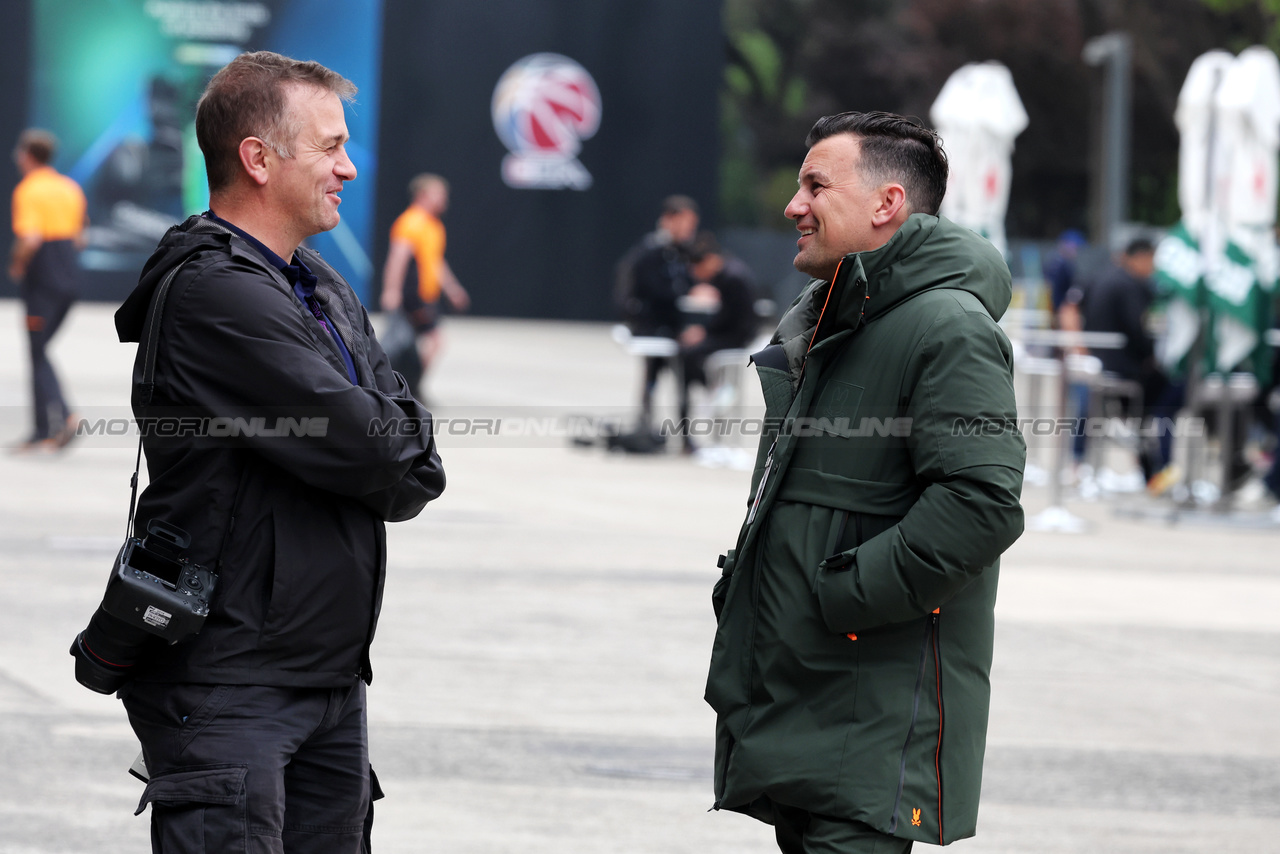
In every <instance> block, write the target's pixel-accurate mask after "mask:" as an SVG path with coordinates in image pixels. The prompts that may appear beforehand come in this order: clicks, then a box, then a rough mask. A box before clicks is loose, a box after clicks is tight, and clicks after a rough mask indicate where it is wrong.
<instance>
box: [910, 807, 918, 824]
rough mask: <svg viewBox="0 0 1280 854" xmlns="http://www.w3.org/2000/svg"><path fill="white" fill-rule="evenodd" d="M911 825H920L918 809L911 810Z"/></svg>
mask: <svg viewBox="0 0 1280 854" xmlns="http://www.w3.org/2000/svg"><path fill="white" fill-rule="evenodd" d="M911 826H912V827H919V826H920V810H916V809H913V810H912V811H911Z"/></svg>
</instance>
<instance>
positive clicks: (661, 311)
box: [616, 196, 698, 424]
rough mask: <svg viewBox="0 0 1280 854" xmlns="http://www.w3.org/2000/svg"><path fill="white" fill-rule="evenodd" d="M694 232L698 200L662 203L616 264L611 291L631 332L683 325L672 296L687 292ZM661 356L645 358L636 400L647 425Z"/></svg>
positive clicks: (673, 330) (671, 330)
mask: <svg viewBox="0 0 1280 854" xmlns="http://www.w3.org/2000/svg"><path fill="white" fill-rule="evenodd" d="M697 231H698V203H697V202H695V201H694V200H693V199H691V198H689V197H688V196H668V197H667V198H666V199H664V200H663V202H662V214H661V215H660V216H659V217H658V227H657V229H656V230H655V231H653V232H652V233H650V234H647V235H645V237H644V239H643V240H641V241H640V243H638V244H636V245H635V246H634V247H632V248H631V250H630V251H628V252H627V254H626V255H624V256H623V258H622V260H621V261H620V262H619V263H618V276H617V283H616V294H617V299H618V302H619V305H620V307H621V310H622V316H623V319H624V321H625V322H626V324H627V328H628V329H630V330H631V334H632V335H646V336H657V337H661V338H676V337H678V336H679V335H680V331H681V330H682V329H683V328H684V320H683V318H682V317H681V314H680V309H679V306H678V305H677V301H678V300H679V298H680V297H682V296H684V295H685V294H686V293H688V291H689V287H690V284H691V283H690V281H689V255H688V244H689V242H690V241H691V240H692V239H693V237H694V235H695V234H696V233H697ZM666 366H667V360H666V359H663V358H661V357H656V356H651V357H647V358H646V359H645V367H644V388H643V391H642V393H641V399H640V405H641V409H642V411H643V422H644V423H645V424H648V422H649V416H650V413H651V410H652V406H653V389H654V386H656V385H657V383H658V375H659V374H660V373H661V372H662V369H663V368H664V367H666Z"/></svg>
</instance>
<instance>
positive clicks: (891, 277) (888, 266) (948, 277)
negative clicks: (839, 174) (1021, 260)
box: [853, 214, 1013, 321]
mask: <svg viewBox="0 0 1280 854" xmlns="http://www.w3.org/2000/svg"><path fill="white" fill-rule="evenodd" d="M853 257H854V258H856V259H858V261H859V262H860V263H861V264H862V269H863V271H864V273H865V276H866V280H867V294H866V296H867V305H866V319H867V320H871V319H873V318H874V317H876V316H877V315H879V314H881V313H883V312H885V311H888V310H889V309H891V308H893V307H894V306H895V305H897V304H898V303H900V302H902V301H903V300H904V299H908V298H910V297H913V296H915V295H916V294H918V293H921V292H922V291H927V290H932V289H934V288H955V289H957V290H962V291H967V292H968V293H971V294H973V295H974V296H975V297H977V298H978V300H979V301H980V302H981V303H982V307H983V308H985V309H986V310H987V313H988V314H990V315H991V319H992V320H995V321H999V320H1000V318H1001V317H1003V316H1004V313H1005V311H1006V310H1007V309H1008V308H1009V302H1010V300H1012V298H1013V282H1012V279H1011V278H1010V275H1009V267H1008V265H1007V264H1005V262H1004V258H1002V257H1001V256H1000V253H999V252H998V251H997V250H996V248H995V247H994V246H992V245H991V241H989V240H987V239H986V238H985V237H982V236H981V235H979V234H977V233H976V232H974V231H971V230H970V229H968V228H965V227H964V226H960V225H956V224H955V223H954V222H952V221H951V220H949V219H946V218H944V217H937V216H928V215H926V214H912V215H911V216H910V217H908V218H907V221H906V222H904V223H903V224H902V227H901V228H899V229H898V231H897V233H896V234H894V235H893V237H891V238H889V242H888V243H886V244H885V245H884V246H881V247H880V248H879V249H873V250H871V251H869V252H859V253H857V254H856V255H854V256H853ZM855 275H856V270H855Z"/></svg>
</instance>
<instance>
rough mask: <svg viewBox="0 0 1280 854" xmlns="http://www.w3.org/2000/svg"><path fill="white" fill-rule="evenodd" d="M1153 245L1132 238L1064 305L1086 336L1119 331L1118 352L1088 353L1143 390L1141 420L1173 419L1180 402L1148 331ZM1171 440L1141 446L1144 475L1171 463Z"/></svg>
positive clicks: (1164, 438) (1074, 290)
mask: <svg viewBox="0 0 1280 854" xmlns="http://www.w3.org/2000/svg"><path fill="white" fill-rule="evenodd" d="M1154 272H1155V246H1154V245H1153V244H1152V242H1151V241H1150V240H1148V239H1147V238H1145V237H1139V238H1136V239H1134V240H1131V241H1130V242H1129V244H1128V245H1127V246H1126V247H1125V249H1124V252H1123V253H1121V255H1120V256H1119V257H1118V258H1117V260H1116V262H1115V263H1113V264H1111V265H1110V266H1109V267H1108V268H1107V269H1106V270H1104V271H1103V272H1102V273H1101V274H1100V275H1099V276H1098V277H1097V278H1095V279H1094V280H1092V281H1091V282H1089V283H1088V284H1087V285H1083V286H1076V287H1073V288H1072V289H1071V291H1069V292H1068V294H1067V302H1068V303H1071V304H1074V305H1076V306H1078V307H1079V311H1080V316H1081V321H1082V323H1083V326H1084V329H1085V331H1087V332H1119V333H1122V334H1123V335H1124V336H1125V345H1124V347H1122V348H1119V349H1101V348H1099V349H1096V350H1093V351H1092V354H1093V355H1094V356H1096V357H1098V359H1099V360H1100V361H1101V362H1102V369H1103V370H1104V371H1110V372H1111V373H1114V374H1117V375H1118V376H1120V377H1123V378H1124V379H1127V380H1134V381H1136V382H1137V383H1138V384H1139V385H1140V386H1141V387H1142V409H1141V411H1139V412H1135V413H1132V414H1133V415H1135V416H1137V417H1139V418H1141V419H1142V420H1143V421H1144V422H1145V421H1146V420H1147V419H1149V418H1151V417H1152V416H1163V417H1172V416H1173V415H1174V414H1175V413H1176V412H1177V409H1178V406H1179V405H1180V403H1181V401H1180V400H1178V399H1176V396H1177V387H1176V386H1172V385H1171V384H1170V382H1169V378H1168V377H1167V376H1165V373H1164V371H1162V370H1161V369H1160V366H1159V364H1158V363H1157V362H1156V356H1155V341H1154V340H1153V339H1152V337H1151V335H1150V334H1149V333H1148V332H1147V329H1146V316H1147V312H1148V311H1149V310H1150V309H1151V305H1152V303H1153V302H1154V301H1155V296H1156V293H1155V284H1154V283H1153V282H1152V279H1151V276H1152V274H1153V273H1154ZM1170 440H1171V437H1168V436H1161V437H1160V441H1159V442H1156V443H1144V444H1143V446H1142V451H1141V453H1140V454H1139V462H1140V464H1141V466H1142V474H1143V476H1144V477H1145V478H1146V479H1147V480H1148V481H1150V480H1151V478H1152V477H1154V476H1155V474H1156V473H1157V472H1159V471H1160V470H1161V469H1163V468H1164V467H1165V466H1166V465H1168V464H1169V458H1170V450H1171V444H1170Z"/></svg>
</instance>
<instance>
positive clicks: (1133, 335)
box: [1080, 264, 1155, 379]
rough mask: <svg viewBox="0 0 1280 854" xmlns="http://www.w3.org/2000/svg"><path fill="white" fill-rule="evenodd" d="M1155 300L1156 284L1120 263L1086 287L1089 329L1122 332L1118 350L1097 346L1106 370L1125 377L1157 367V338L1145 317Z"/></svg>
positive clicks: (1084, 297) (1083, 310)
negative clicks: (1152, 334)
mask: <svg viewBox="0 0 1280 854" xmlns="http://www.w3.org/2000/svg"><path fill="white" fill-rule="evenodd" d="M1154 301H1155V286H1154V285H1153V284H1152V283H1151V281H1150V280H1149V279H1139V278H1138V277H1137V276H1134V275H1133V274H1131V273H1129V272H1127V271H1126V270H1124V269H1123V268H1121V267H1118V266H1116V265H1114V264H1113V265H1111V266H1110V267H1108V268H1107V269H1106V271H1104V272H1103V273H1102V275H1100V276H1099V277H1098V278H1097V279H1096V280H1095V281H1093V282H1090V283H1089V284H1088V286H1087V287H1085V288H1084V289H1083V295H1082V297H1081V300H1080V313H1081V314H1082V315H1083V316H1084V328H1085V329H1086V330H1087V331H1089V332H1122V333H1124V336H1125V345H1124V347H1123V348H1122V349H1119V350H1104V349H1097V350H1094V351H1093V355H1095V356H1097V357H1098V358H1099V359H1101V360H1102V367H1103V370H1107V371H1114V372H1115V373H1117V374H1119V375H1120V376H1122V377H1124V378H1125V379H1138V378H1139V377H1141V376H1143V375H1144V374H1146V373H1148V372H1150V371H1152V370H1153V369H1154V368H1155V342H1154V341H1153V340H1152V339H1151V336H1150V335H1148V334H1147V330H1146V326H1145V324H1144V319H1145V317H1146V314H1147V312H1148V311H1149V310H1150V309H1151V304H1152V303H1153V302H1154Z"/></svg>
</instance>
